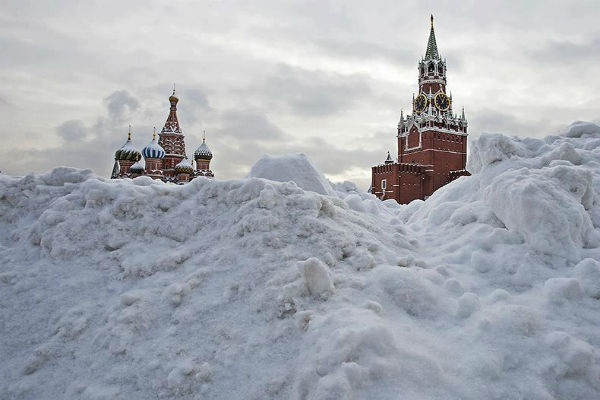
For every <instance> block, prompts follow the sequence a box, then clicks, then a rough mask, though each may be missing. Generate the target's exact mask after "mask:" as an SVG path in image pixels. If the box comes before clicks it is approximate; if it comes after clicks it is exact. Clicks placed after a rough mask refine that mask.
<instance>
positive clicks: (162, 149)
mask: <svg viewBox="0 0 600 400" xmlns="http://www.w3.org/2000/svg"><path fill="white" fill-rule="evenodd" d="M178 102H179V98H177V97H176V96H175V90H173V94H172V95H171V96H170V97H169V103H171V108H170V109H169V116H168V117H167V121H166V122H165V126H164V127H163V128H162V130H161V131H160V133H159V134H158V136H159V137H158V141H157V139H156V130H155V132H154V133H153V134H152V141H150V143H148V145H147V146H146V147H144V148H143V149H142V151H139V150H138V149H137V148H136V147H135V146H134V145H133V143H132V141H131V127H130V130H129V133H128V134H127V141H126V142H125V144H124V145H123V146H122V147H121V148H120V149H118V150H117V151H116V152H115V163H114V166H113V170H112V174H111V178H112V179H119V178H136V177H138V176H149V177H151V178H153V179H160V180H162V181H163V182H173V183H177V184H184V183H187V182H189V181H190V180H192V179H194V178H196V177H198V176H205V177H209V178H212V177H214V174H213V172H212V171H211V170H210V160H211V159H212V157H213V154H212V152H211V151H210V149H209V148H208V145H207V144H206V138H204V137H203V138H202V144H201V145H200V146H199V147H198V148H197V149H196V151H195V152H194V162H195V164H196V165H195V166H194V165H192V162H191V161H190V160H189V159H188V158H187V154H186V151H185V140H184V135H183V131H182V130H181V127H180V126H179V119H178V118H177V103H178ZM142 157H144V163H142Z"/></svg>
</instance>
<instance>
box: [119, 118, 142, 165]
mask: <svg viewBox="0 0 600 400" xmlns="http://www.w3.org/2000/svg"><path fill="white" fill-rule="evenodd" d="M141 158H142V153H140V151H139V150H138V149H136V148H135V147H134V146H133V143H132V142H131V125H130V126H129V133H128V134H127V141H126V142H125V144H124V145H123V147H121V148H120V149H119V150H117V151H116V152H115V160H127V161H139V160H140V159H141Z"/></svg>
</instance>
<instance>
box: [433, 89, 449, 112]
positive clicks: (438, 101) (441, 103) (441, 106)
mask: <svg viewBox="0 0 600 400" xmlns="http://www.w3.org/2000/svg"><path fill="white" fill-rule="evenodd" d="M434 104H435V106H436V107H437V109H438V110H440V111H446V110H448V109H449V108H450V99H449V98H448V96H446V95H445V94H444V93H438V94H436V95H435V98H434Z"/></svg>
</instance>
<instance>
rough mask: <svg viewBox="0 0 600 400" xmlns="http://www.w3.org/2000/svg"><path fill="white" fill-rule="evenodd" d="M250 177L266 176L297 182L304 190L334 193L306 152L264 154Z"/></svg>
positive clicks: (266, 177)
mask: <svg viewBox="0 0 600 400" xmlns="http://www.w3.org/2000/svg"><path fill="white" fill-rule="evenodd" d="M248 177H249V178H264V179H269V180H272V181H277V182H289V181H292V182H295V183H296V185H298V186H299V187H301V188H302V189H304V190H310V191H311V192H317V193H320V194H327V195H333V194H334V191H333V189H332V188H331V185H330V184H329V182H328V181H327V179H325V177H324V176H323V175H322V174H321V173H320V172H319V171H318V170H317V169H316V168H315V166H314V165H313V163H312V162H311V161H310V160H309V159H308V158H307V157H306V156H305V155H304V154H286V155H282V156H270V155H264V156H263V157H262V158H261V159H260V160H258V162H257V163H256V164H254V166H253V167H252V169H251V170H250V173H249V174H248Z"/></svg>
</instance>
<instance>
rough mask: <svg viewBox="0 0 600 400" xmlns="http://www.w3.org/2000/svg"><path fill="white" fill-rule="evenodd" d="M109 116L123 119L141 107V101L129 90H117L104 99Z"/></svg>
mask: <svg viewBox="0 0 600 400" xmlns="http://www.w3.org/2000/svg"><path fill="white" fill-rule="evenodd" d="M104 104H105V105H106V108H107V110H108V116H109V118H111V119H113V120H115V121H123V120H124V119H125V118H127V116H128V115H130V114H131V113H132V112H134V111H135V110H137V109H138V108H139V107H140V102H139V101H138V100H137V99H136V98H135V97H133V96H132V95H131V94H129V92H128V91H127V90H117V91H115V92H113V93H111V94H110V95H108V96H107V97H106V98H105V99H104Z"/></svg>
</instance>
